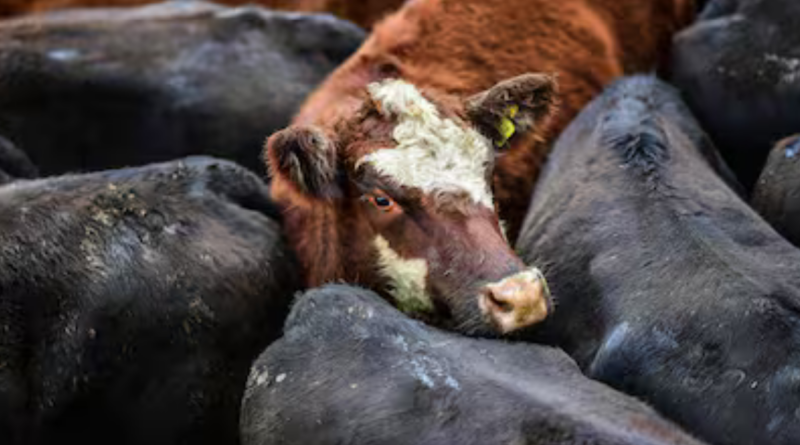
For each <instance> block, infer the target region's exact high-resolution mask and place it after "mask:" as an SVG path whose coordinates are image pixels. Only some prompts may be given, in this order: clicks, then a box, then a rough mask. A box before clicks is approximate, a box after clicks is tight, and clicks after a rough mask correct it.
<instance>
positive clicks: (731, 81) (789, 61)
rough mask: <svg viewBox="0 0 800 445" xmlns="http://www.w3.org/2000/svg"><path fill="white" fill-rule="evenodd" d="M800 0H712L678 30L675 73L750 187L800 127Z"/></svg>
mask: <svg viewBox="0 0 800 445" xmlns="http://www.w3.org/2000/svg"><path fill="white" fill-rule="evenodd" d="M799 16H800V2H798V1H797V0H710V1H709V2H708V4H707V5H706V8H705V10H704V11H703V13H702V14H701V16H700V17H699V21H698V22H697V23H696V24H695V25H693V26H691V27H689V28H687V29H686V30H684V31H683V32H681V33H679V34H678V35H677V36H676V37H675V41H674V48H673V60H672V62H671V64H670V65H671V66H670V68H669V69H670V71H671V80H672V82H673V83H674V84H675V85H676V86H678V87H679V88H680V89H681V90H682V91H683V92H684V93H685V95H686V101H687V103H688V105H689V107H690V108H691V109H692V110H693V111H694V113H695V114H696V115H697V118H698V120H699V121H700V122H701V124H702V125H703V128H704V129H705V130H706V131H708V133H709V135H710V136H711V137H712V139H713V140H714V142H715V144H716V146H717V147H719V149H720V151H721V153H722V156H723V157H724V158H725V159H726V160H727V161H728V163H729V164H730V166H731V167H732V168H733V170H734V171H735V172H736V173H737V175H738V176H739V179H740V180H741V181H742V183H743V184H744V186H745V187H746V188H747V189H748V190H750V189H751V188H752V186H753V184H754V183H755V181H756V179H757V178H758V174H759V173H760V172H761V168H762V166H763V165H764V162H765V160H766V159H767V155H768V153H769V150H770V148H771V147H772V145H773V144H774V143H775V142H777V141H778V140H779V139H780V138H782V137H783V136H785V135H787V134H792V133H793V132H796V131H797V129H798V128H800V26H798V25H797V17H799Z"/></svg>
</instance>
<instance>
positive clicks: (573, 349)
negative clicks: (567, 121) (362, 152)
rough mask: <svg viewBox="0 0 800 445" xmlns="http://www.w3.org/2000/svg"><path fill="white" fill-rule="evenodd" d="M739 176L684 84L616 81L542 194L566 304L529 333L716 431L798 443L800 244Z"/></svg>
mask: <svg viewBox="0 0 800 445" xmlns="http://www.w3.org/2000/svg"><path fill="white" fill-rule="evenodd" d="M721 175H722V176H721ZM726 176H729V174H728V173H727V172H726V170H725V168H724V165H723V164H722V163H721V161H720V160H719V156H718V155H717V153H716V152H715V150H714V148H713V146H712V145H711V144H710V142H709V141H708V140H707V137H706V136H705V135H704V133H703V132H702V131H701V129H700V128H699V127H698V125H697V123H696V121H695V120H694V118H693V117H692V115H691V114H690V112H689V110H688V109H687V108H686V107H685V106H684V105H683V104H682V102H681V100H680V98H679V97H678V94H677V93H676V91H674V90H673V89H672V88H671V87H669V86H667V85H665V84H663V83H661V82H659V81H657V80H655V79H654V78H650V77H634V78H628V79H624V80H621V81H619V82H617V83H615V84H614V85H613V86H612V87H610V88H609V89H608V90H607V91H606V92H605V93H604V94H603V95H602V96H601V97H599V98H598V99H596V100H595V101H593V102H592V103H591V104H590V105H589V106H588V107H587V108H586V109H585V110H584V111H583V112H582V113H581V114H580V115H579V117H578V118H577V119H576V120H575V121H573V123H572V124H571V125H570V126H569V128H568V129H567V130H566V131H565V132H564V133H563V134H562V136H561V137H560V138H559V140H558V142H557V144H556V146H555V148H554V151H553V153H552V155H551V158H550V160H549V161H548V164H547V166H546V168H545V173H544V176H543V177H542V179H541V181H540V183H539V185H538V188H537V192H536V196H535V197H534V198H533V201H532V207H531V209H530V213H529V214H528V218H527V220H526V222H525V225H524V231H523V233H522V235H521V237H520V240H519V242H518V245H517V249H518V250H519V251H520V253H521V255H522V257H523V259H524V260H525V261H526V262H531V264H534V263H535V264H549V267H545V273H546V274H547V277H548V283H550V284H551V290H552V293H553V296H554V298H555V299H556V303H557V309H556V310H555V311H554V315H553V317H552V318H550V319H549V321H545V323H544V324H543V325H542V326H541V330H540V331H538V332H528V333H527V334H528V335H531V334H533V335H531V336H530V337H529V338H530V339H536V340H539V341H544V342H547V343H555V344H558V345H560V346H562V347H563V348H565V350H566V351H567V352H568V353H569V354H570V355H572V356H573V357H574V358H575V359H576V360H577V362H578V363H579V365H580V366H581V368H582V369H583V370H584V371H585V372H586V373H587V374H588V375H589V376H591V377H593V378H597V379H599V380H601V381H604V382H606V383H609V384H611V385H612V386H614V387H616V388H618V389H621V390H623V391H624V392H627V393H629V394H633V395H635V396H638V397H641V398H642V399H644V400H645V401H647V402H649V403H651V404H652V405H653V406H654V407H655V408H656V409H658V410H659V411H660V412H661V413H663V414H665V415H666V416H667V417H669V418H671V419H673V420H675V421H677V422H678V423H679V424H682V425H683V426H684V427H686V428H687V429H688V430H689V431H691V432H694V433H696V434H698V435H699V436H700V437H702V438H704V439H705V440H708V441H709V442H711V443H714V444H716V445H752V444H765V445H766V444H770V445H797V444H798V443H800V250H797V249H796V248H794V247H793V246H792V245H791V244H789V243H788V242H786V240H784V239H783V238H782V237H780V236H779V235H778V234H777V233H775V231H774V230H773V229H772V228H771V227H770V226H769V225H768V224H767V223H766V222H764V221H763V220H762V219H761V218H760V217H759V216H758V215H757V214H756V213H755V212H754V211H753V210H752V209H751V208H750V207H749V206H748V205H747V204H746V203H745V202H744V201H742V199H741V198H740V197H739V195H738V194H737V193H735V192H734V190H733V189H732V188H731V187H730V186H729V185H728V184H727V183H726V181H725V180H723V179H722V178H723V177H726Z"/></svg>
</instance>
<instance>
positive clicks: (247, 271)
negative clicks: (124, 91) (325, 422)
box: [0, 158, 299, 445]
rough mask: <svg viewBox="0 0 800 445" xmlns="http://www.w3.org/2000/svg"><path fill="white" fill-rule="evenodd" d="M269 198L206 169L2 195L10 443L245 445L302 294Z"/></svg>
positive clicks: (156, 169)
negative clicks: (253, 388) (253, 393)
mask: <svg viewBox="0 0 800 445" xmlns="http://www.w3.org/2000/svg"><path fill="white" fill-rule="evenodd" d="M268 196H269V195H268V189H267V187H266V186H265V185H264V184H263V183H262V182H261V181H260V180H259V179H258V178H257V177H255V175H253V174H251V173H248V172H247V171H245V170H244V169H242V168H241V167H238V166H236V165H234V164H231V163H229V162H225V161H219V160H214V159H209V158H191V159H186V160H183V161H180V162H175V163H169V164H159V165H152V166H147V167H142V168H136V169H126V170H116V171H108V172H101V173H95V174H90V175H83V176H66V177H60V178H53V179H47V180H37V181H16V182H14V183H12V184H9V185H6V186H3V187H0V328H2V329H3V330H4V331H3V335H2V336H0V338H2V343H0V357H2V359H0V363H2V366H0V434H3V437H2V440H0V442H2V443H4V444H5V443H11V444H22V443H25V444H53V443H80V444H85V445H88V444H109V443H114V444H152V445H157V444H163V445H168V444H169V445H172V444H183V443H186V444H189V443H191V444H195V445H196V444H220V443H226V444H230V443H236V441H237V436H238V434H237V429H238V428H237V425H238V407H239V401H240V397H241V394H242V391H243V389H244V382H245V379H246V376H247V371H248V369H249V366H250V362H251V360H252V359H253V358H254V357H255V356H256V354H257V353H258V352H259V351H261V350H262V349H263V348H264V347H265V346H266V345H268V344H269V343H270V341H272V340H273V339H275V338H276V337H277V336H278V334H279V333H280V327H281V324H282V321H283V318H284V316H285V315H286V313H287V312H288V305H289V302H290V299H291V297H292V293H293V292H294V291H295V289H296V288H297V287H298V286H299V278H298V276H297V266H296V263H295V261H294V259H293V257H292V255H291V254H290V253H289V252H288V251H287V249H286V246H285V244H284V241H283V239H282V236H281V234H280V228H279V225H278V223H277V222H276V220H275V216H277V211H276V209H274V207H273V204H272V203H271V202H270V200H269V197H268ZM4 405H5V406H4ZM10 437H15V439H9V438H10Z"/></svg>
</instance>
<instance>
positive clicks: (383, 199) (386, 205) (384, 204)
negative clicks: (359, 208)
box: [369, 193, 396, 212]
mask: <svg viewBox="0 0 800 445" xmlns="http://www.w3.org/2000/svg"><path fill="white" fill-rule="evenodd" d="M369 202H370V203H372V205H374V206H375V207H377V208H378V209H379V210H381V211H384V212H390V211H392V210H394V209H395V206H396V204H395V202H394V201H393V200H392V198H390V197H388V196H386V195H384V194H383V193H372V194H370V195H369Z"/></svg>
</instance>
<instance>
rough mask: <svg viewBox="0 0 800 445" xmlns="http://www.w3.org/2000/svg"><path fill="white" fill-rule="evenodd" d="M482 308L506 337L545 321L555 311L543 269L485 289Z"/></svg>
mask: <svg viewBox="0 0 800 445" xmlns="http://www.w3.org/2000/svg"><path fill="white" fill-rule="evenodd" d="M478 304H479V306H480V309H481V312H482V313H483V315H484V317H486V318H488V320H489V321H490V322H491V324H492V325H494V326H495V327H496V328H497V329H498V330H499V331H500V333H502V334H507V333H509V332H513V331H516V330H518V329H521V328H525V327H528V326H531V325H534V324H536V323H539V322H541V321H542V320H544V319H545V318H546V317H547V315H548V312H550V310H551V309H550V308H551V299H550V290H549V289H548V287H547V281H546V280H545V278H544V275H542V273H541V272H540V271H539V269H536V268H532V269H528V270H525V271H523V272H519V273H517V274H514V275H511V276H509V277H506V278H504V279H503V280H501V281H498V282H496V283H489V284H487V285H486V286H484V287H483V289H482V290H481V294H480V295H479V296H478Z"/></svg>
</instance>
